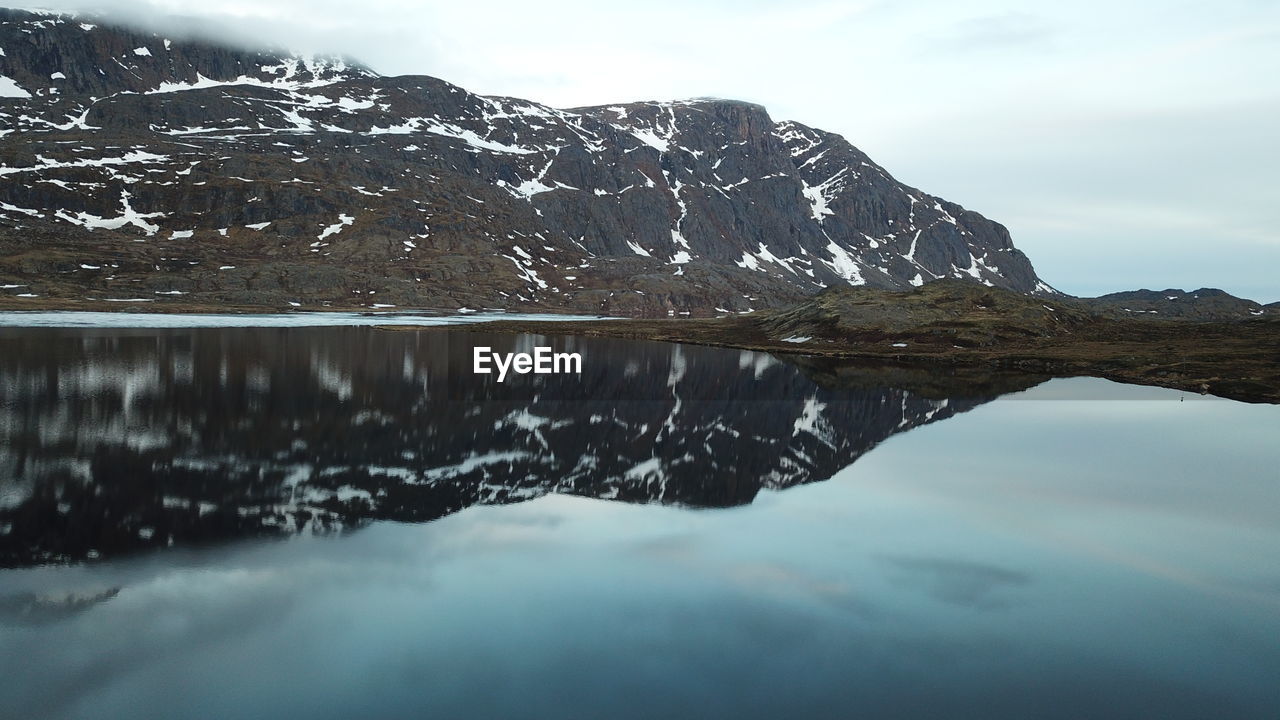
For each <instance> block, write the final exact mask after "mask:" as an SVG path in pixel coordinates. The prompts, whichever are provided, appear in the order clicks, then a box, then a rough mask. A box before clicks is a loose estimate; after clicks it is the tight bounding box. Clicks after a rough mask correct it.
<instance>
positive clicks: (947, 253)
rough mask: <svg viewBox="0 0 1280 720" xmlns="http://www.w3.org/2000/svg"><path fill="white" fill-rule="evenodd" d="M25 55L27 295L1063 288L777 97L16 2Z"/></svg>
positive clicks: (17, 133) (11, 140)
mask: <svg viewBox="0 0 1280 720" xmlns="http://www.w3.org/2000/svg"><path fill="white" fill-rule="evenodd" d="M0 51H3V54H2V55H0V88H6V87H9V88H14V89H16V90H14V91H13V92H11V93H8V94H10V95H13V96H14V97H8V98H0V120H2V121H3V126H4V127H5V128H6V130H7V132H4V133H3V134H2V135H0V166H2V167H0V249H3V250H4V251H5V253H4V255H3V256H0V281H2V282H0V284H3V285H6V286H13V287H12V290H15V291H16V292H11V293H9V295H10V296H19V295H20V296H35V298H49V297H54V298H58V299H60V300H61V301H65V302H105V301H106V300H117V299H127V300H132V301H141V300H150V301H161V302H171V300H170V298H171V297H181V298H183V299H184V301H187V302H190V301H193V300H198V301H203V302H209V303H214V304H225V303H229V302H232V303H238V304H245V305H254V306H261V305H269V306H273V307H279V306H284V305H285V304H286V303H297V304H298V305H299V306H303V307H309V306H321V307H323V306H334V307H340V306H351V305H355V306H364V307H369V306H385V305H395V306H400V307H404V306H418V307H422V306H434V307H459V306H468V307H475V306H489V307H492V306H495V305H496V306H501V307H513V308H515V307H520V308H527V307H538V308H548V309H574V310H591V311H602V312H608V313H615V314H655V313H656V314H676V313H714V312H736V311H746V310H751V309H757V308H761V307H768V306H775V305H779V304H782V303H787V302H791V301H794V300H798V299H800V298H803V297H805V296H807V295H809V294H811V293H813V292H814V291H816V290H818V289H821V288H822V287H825V286H827V285H832V284H840V285H849V284H852V285H869V286H873V287H884V288H909V287H912V286H918V285H921V284H923V283H925V282H927V281H930V280H935V279H938V278H960V279H964V280H969V281H972V282H976V283H979V284H983V285H990V286H996V287H1004V288H1009V289H1013V290H1017V291H1020V292H1027V293H1038V294H1048V295H1051V294H1055V293H1056V291H1053V290H1052V288H1049V286H1048V285H1045V284H1044V283H1043V282H1041V281H1040V280H1039V279H1038V278H1037V277H1036V275H1035V272H1034V270H1033V269H1032V267H1031V264H1030V262H1029V261H1028V260H1027V259H1026V257H1025V256H1024V255H1022V253H1021V252H1019V251H1018V250H1017V249H1016V248H1014V246H1013V244H1012V241H1011V240H1010V238H1009V234H1008V232H1007V230H1005V228H1004V227H1003V226H1001V225H999V224H998V223H995V222H992V221H991V220H988V219H987V218H985V217H983V216H981V215H979V214H977V213H975V212H972V211H969V210H966V209H965V208H962V207H960V206H958V205H956V204H954V203H950V202H947V201H945V200H943V199H941V198H937V197H933V196H930V195H928V194H926V193H924V192H922V191H920V190H917V189H915V188H911V187H908V186H905V185H903V184H901V183H899V182H898V181H896V180H895V179H894V178H893V177H892V176H891V175H890V174H889V173H888V172H887V171H886V170H884V169H883V168H881V167H880V166H879V165H877V164H875V163H874V162H873V161H872V160H871V159H870V158H869V157H867V156H866V155H865V154H864V153H862V152H861V151H860V150H858V149H857V148H856V147H854V146H853V145H851V144H850V143H848V142H847V141H846V140H845V139H844V138H842V137H840V136H839V135H835V134H832V133H827V132H823V131H821V130H818V129H815V128H810V127H808V126H805V125H802V124H800V123H796V122H791V121H782V122H777V121H775V120H774V119H773V118H772V117H771V116H770V115H769V113H768V111H767V110H766V109H765V108H764V107H762V106H760V105H757V104H754V103H748V102H740V101H734V100H724V99H718V98H716V99H712V98H696V99H692V100H683V101H673V102H636V103H623V104H610V105H603V106H596V107H581V108H573V109H571V110H560V109H555V108H551V107H548V106H545V105H541V104H539V103H536V102H531V101H528V100H521V99H518V98H503V97H486V96H482V95H477V94H474V93H471V92H468V91H467V90H465V89H464V88H460V87H458V86H455V85H451V84H449V83H447V82H445V81H442V80H437V79H435V78H430V77H425V76H402V77H380V76H378V75H376V74H374V73H372V72H370V71H368V70H366V69H364V68H361V67H359V66H357V65H354V64H352V63H349V62H346V61H342V60H335V59H316V58H306V57H300V56H295V55H291V54H288V53H270V52H263V51H255V50H245V49H239V48H233V47H228V46H225V45H220V44H217V43H213V42H209V41H205V40H191V39H188V40H181V39H170V38H165V37H161V36H160V35H157V34H155V33H152V32H148V31H139V30H133V29H130V28H125V27H118V26H115V25H111V24H109V23H106V22H102V23H92V22H86V21H84V20H83V19H79V18H68V17H66V16H45V15H32V14H30V13H20V12H13V11H8V12H5V13H3V14H0ZM32 243H38V245H39V247H40V248H41V250H40V253H39V254H38V257H37V256H32V255H30V254H27V253H28V250H29V249H30V248H31V246H32ZM19 258H21V260H19ZM86 268H98V269H101V268H110V269H111V271H110V272H107V271H105V270H87V269H86ZM268 278H270V279H268ZM135 290H143V291H144V292H141V293H138V292H135ZM173 293H180V295H172V294H173ZM139 295H142V296H146V297H139ZM288 306H289V307H292V306H293V305H292V304H290V305H288Z"/></svg>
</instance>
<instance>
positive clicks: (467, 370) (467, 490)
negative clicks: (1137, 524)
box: [0, 328, 997, 566]
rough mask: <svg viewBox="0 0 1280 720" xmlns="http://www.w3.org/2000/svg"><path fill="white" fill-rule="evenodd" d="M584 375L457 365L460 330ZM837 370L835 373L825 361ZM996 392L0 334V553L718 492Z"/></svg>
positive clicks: (139, 544) (330, 337)
mask: <svg viewBox="0 0 1280 720" xmlns="http://www.w3.org/2000/svg"><path fill="white" fill-rule="evenodd" d="M535 343H536V344H539V345H554V346H556V347H557V349H559V350H565V351H574V352H580V353H581V354H582V355H583V357H584V363H583V374H582V375H581V376H578V375H524V376H519V377H516V378H510V379H508V381H507V382H505V383H503V384H498V383H496V382H494V381H493V379H492V376H482V375H474V374H472V372H471V367H470V361H471V358H470V353H471V348H472V347H473V346H476V345H488V346H491V347H493V348H494V349H495V350H496V351H499V352H510V351H512V350H517V349H519V350H527V349H528V345H530V344H535ZM846 379H847V378H846ZM994 394H997V393H992V394H990V395H982V394H978V395H976V396H974V394H972V393H966V396H965V397H943V398H930V397H924V396H921V395H919V394H916V393H912V392H907V391H903V390H897V389H893V388H891V387H886V386H884V385H882V384H880V383H879V381H878V380H877V379H873V380H872V382H871V384H870V385H869V386H867V387H860V388H856V389H849V390H829V389H825V388H823V387H821V386H818V385H816V384H814V383H813V382H812V381H810V380H809V379H808V378H807V377H806V375H805V374H804V373H802V372H801V371H799V370H797V369H796V368H795V367H792V366H790V365H787V364H784V363H782V362H780V361H778V360H776V359H775V358H773V357H772V356H770V355H768V354H764V353H753V352H747V351H741V352H740V351H734V350H719V349H712V348H701V347H694V346H680V345H666V344H658V343H639V342H631V341H622V340H587V339H575V338H555V337H553V338H546V337H537V336H528V335H525V336H513V335H479V334H474V333H458V331H453V332H446V331H443V330H441V331H423V332H413V333H408V332H385V331H378V330H374V329H370V328H327V329H314V328H313V329H297V328H294V329H281V328H270V329H243V328H242V329H223V330H218V329H203V330H149V331H148V330H137V331H124V332H122V331H118V330H115V331H107V332H104V331H96V330H54V329H48V330H39V331H31V330H23V331H16V332H15V331H0V397H3V402H0V566H18V565H30V564H36V563H42V562H63V561H74V560H84V559H92V558H95V557H103V558H105V557H109V556H113V555H120V554H124V553H129V552H135V551H140V550H146V549H158V548H163V547H167V546H181V545H192V544H198V543H202V542H210V541H217V540H229V539H234V538H242V537H258V536H264V535H265V536H274V535H290V534H295V533H311V532H330V531H337V530H341V529H350V528H355V527H359V526H361V525H363V524H365V523H367V522H369V521H371V520H375V519H390V520H402V521H425V520H432V519H435V518H438V517H442V516H444V515H447V514H450V513H453V512H457V511H459V510H461V509H463V508H466V507H469V506H472V505H478V504H495V503H510V502H519V501H522V500H527V499H532V498H536V497H539V496H541V495H544V494H547V493H566V494H573V495H580V496H585V497H593V498H601V499H611V500H617V501H622V502H640V503H665V504H680V505H688V506H699V507H728V506H734V505H741V504H744V503H749V502H751V501H752V499H753V498H754V497H755V496H756V495H757V493H759V492H760V491H761V490H764V489H771V490H781V489H784V488H788V487H791V486H794V485H799V484H803V483H808V482H816V481H821V480H825V479H827V478H829V477H830V476H831V475H832V474H834V473H835V472H836V471H838V470H840V469H841V468H843V467H845V466H847V465H849V464H850V463H852V462H854V461H855V460H856V459H857V458H858V457H860V456H861V455H862V454H864V453H866V452H868V451H869V450H871V449H872V448H873V447H875V446H876V445H877V444H878V443H879V442H881V441H882V440H884V439H885V438H887V437H889V436H891V435H894V434H896V433H899V432H903V431H905V430H908V429H910V428H913V427H917V426H919V425H922V424H924V423H928V422H932V421H937V420H941V419H944V418H947V417H950V416H952V415H954V414H956V413H958V412H963V411H965V410H968V409H970V408H972V407H975V406H977V405H979V404H981V403H983V402H985V401H986V400H987V399H989V398H990V397H992V396H993V395H994Z"/></svg>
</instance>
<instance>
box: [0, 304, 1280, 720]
mask: <svg viewBox="0 0 1280 720" xmlns="http://www.w3.org/2000/svg"><path fill="white" fill-rule="evenodd" d="M476 344H483V345H490V346H493V347H495V349H500V350H504V351H510V350H513V349H519V348H522V347H528V346H530V345H532V344H551V345H554V346H555V347H557V349H572V350H575V351H578V352H581V353H582V354H583V358H584V373H583V375H582V376H569V377H558V376H538V377H533V376H525V377H522V378H517V379H515V380H514V381H508V383H505V384H503V385H501V386H499V385H497V384H495V383H494V382H493V381H492V379H491V378H477V377H475V376H473V375H471V374H470V372H469V358H470V348H471V347H472V346H474V345H476ZM0 350H3V352H2V353H0V558H3V561H4V568H5V569H0V716H3V717H30V718H43V717H51V718H82V717H94V718H173V717H184V718H238V717H247V718H268V717H270V718H278V717H316V718H347V717H405V718H409V717H414V718H417V717H474V718H490V717H492V718H509V717H529V718H542V717H547V718H550V717H557V718H595V717H622V718H627V717H636V718H640V717H645V718H648V717H737V718H755V717H760V718H764V717H771V718H772V717H832V718H847V717H886V718H913V717H948V718H968V717H972V718H1004V717H1008V718H1026V717H1036V718H1081V717H1088V718H1112V717H1114V718H1133V717H1152V718H1157V717H1158V718H1220V717H1231V718H1275V717H1277V716H1278V715H1280V681H1278V679H1280V640H1278V639H1280V563H1277V561H1276V558H1277V557H1280V482H1278V481H1280V472H1278V471H1277V468H1280V444H1278V443H1276V442H1275V439H1276V438H1277V437H1280V432H1277V431H1280V408H1277V407H1275V406H1259V405H1247V404H1242V403H1235V402H1230V401H1224V400H1216V399H1204V398H1200V397H1193V396H1185V397H1184V396H1183V395H1182V394H1181V393H1177V392H1174V391H1166V390H1159V389H1150V388H1136V387H1132V386H1122V385H1116V384H1113V383H1109V382H1106V381H1100V380H1092V379H1070V380H1052V381H1049V382H1047V383H1043V384H1038V385H1035V382H1036V381H1035V380H1028V381H1027V382H1026V383H1024V384H1025V385H1034V386H1033V387H1029V388H1028V389H1026V390H1025V391H1021V392H1011V393H1008V394H1005V395H1003V396H1001V397H998V398H997V397H993V396H992V394H991V393H990V392H988V394H987V395H979V396H974V395H973V394H972V392H967V391H966V390H965V388H964V387H963V386H960V387H956V388H955V389H954V390H953V391H952V392H951V393H950V394H951V396H950V397H940V396H939V395H938V393H937V392H936V391H929V392H928V393H927V395H928V396H926V394H922V393H921V392H918V391H912V390H910V389H902V388H894V387H884V386H878V385H876V384H875V383H876V382H880V381H883V379H884V378H885V377H891V376H887V375H885V374H884V373H871V372H870V371H869V372H868V375H867V377H868V378H874V380H872V379H868V380H867V381H865V382H853V383H848V382H846V383H845V387H844V389H839V388H826V387H822V386H820V385H818V384H816V383H815V382H814V381H813V380H811V379H810V378H809V376H807V375H806V374H805V373H804V372H802V371H801V370H799V369H797V368H796V367H793V366H791V365H788V364H785V363H782V362H779V361H778V360H776V359H774V358H771V357H769V356H767V355H759V354H754V353H744V352H738V351H726V350H716V349H709V348H696V347H679V346H671V345H661V344H650V343H630V342H622V341H608V340H598V341H586V340H581V339H577V340H575V339H572V338H536V337H529V336H525V337H505V336H490V335H482V334H470V333H461V332H457V331H447V330H433V331H429V332H422V333H410V332H405V333H392V332H385V331H378V330H373V329H369V328H320V329H302V328H288V329H282V328H219V329H152V330H100V329H99V330H94V329H74V330H73V329H48V328H46V329H21V330H19V329H10V330H4V331H0ZM1016 386H1017V385H1016V383H1015V385H1014V387H1016ZM1184 400H1185V401H1184ZM427 520H429V521H430V522H419V521H427ZM406 521H411V522H406Z"/></svg>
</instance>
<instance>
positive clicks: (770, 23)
mask: <svg viewBox="0 0 1280 720" xmlns="http://www.w3.org/2000/svg"><path fill="white" fill-rule="evenodd" d="M39 6H40V7H46V8H52V9H58V10H90V9H108V10H110V11H112V12H114V13H116V14H121V15H127V16H128V17H130V18H131V19H145V20H147V21H148V22H151V23H155V24H159V25H160V26H162V27H172V26H174V25H175V24H178V25H181V26H184V27H190V26H192V20H193V19H194V20H196V21H198V22H197V24H198V26H199V27H201V28H203V29H205V30H206V31H210V32H216V33H221V34H224V35H226V36H228V37H236V38H241V39H243V40H245V41H248V42H251V43H263V42H266V43H272V44H280V45H284V46H287V47H290V48H292V49H297V50H302V51H310V52H334V53H342V54H347V55H350V56H352V57H354V58H356V59H359V60H361V61H363V62H364V63H366V64H367V65H369V66H371V67H372V68H373V69H374V70H377V71H378V72H380V73H383V74H387V75H397V74H411V73H412V74H427V75H434V76H437V77H440V78H443V79H445V80H448V81H450V82H453V83H456V84H458V85H461V86H463V87H465V88H467V89H469V90H473V91H476V92H481V93H485V94H501V95H512V96H516V97H524V98H528V99H531V100H536V101H539V102H543V103H547V104H550V105H556V106H561V107H568V106H575V105H595V104H601V103H608V102H618V101H627V100H665V99H678V98H687V97H697V96H718V97H727V98H738V99H744V100H751V101H755V102H758V103H761V104H763V105H765V106H766V107H768V108H769V110H770V113H771V114H772V115H773V117H774V118H775V119H778V120H781V119H791V120H797V121H799V122H802V123H805V124H808V125H813V126H815V127H820V128H822V129H825V130H829V131H832V132H837V133H840V134H842V135H844V136H845V137H846V138H848V139H849V140H850V141H851V142H852V143H853V144H855V145H857V146H858V147H860V148H862V149H863V150H864V151H866V152H867V153H868V154H869V155H871V156H872V158H874V159H875V160H876V161H877V162H879V163H880V164H881V165H883V166H885V168H886V169H888V170H889V172H891V173H892V174H894V175H895V176H896V177H898V179H900V180H902V181H904V182H906V183H908V184H910V185H914V186H916V187H919V188H921V189H923V190H925V191H926V192H930V193H932V194H935V195H939V196H942V197H944V198H947V199H948V200H952V201H955V202H958V203H960V204H962V205H964V206H966V207H968V208H970V209H973V210H976V211H978V212H981V213H983V214H984V215H987V216H988V217H991V218H993V219H995V220H997V221H999V222H1002V223H1004V224H1005V225H1007V226H1008V227H1009V230H1010V231H1011V232H1012V234H1013V239H1014V242H1015V243H1016V244H1017V245H1018V247H1020V248H1022V249H1023V250H1024V251H1025V252H1026V253H1027V254H1028V255H1029V256H1030V257H1031V260H1032V262H1033V263H1034V264H1035V266H1036V269H1037V271H1038V272H1039V274H1040V275H1041V276H1042V277H1043V278H1044V279H1046V280H1047V281H1048V282H1050V283H1051V284H1053V285H1055V286H1057V287H1058V288H1060V289H1062V290H1065V291H1067V292H1070V293H1073V294H1079V295H1096V294H1100V293H1105V292H1112V291H1116V290H1122V289H1132V288H1137V287H1147V288H1153V289H1164V288H1166V287H1181V288H1185V289H1194V288H1198V287H1202V286H1209V287H1221V288H1223V289H1226V290H1228V291H1229V292H1232V293H1235V294H1238V295H1243V296H1246V297H1251V298H1254V299H1257V300H1261V301H1263V302H1274V301H1278V300H1280V177H1277V173H1278V172H1280V2H1277V1H1276V0H1215V1H1212V2H1187V1H1182V0H1168V1H1166V2H1125V1H1124V0H1105V1H1102V0H1075V1H1073V2H1063V1H1062V0H1058V1H1056V2H1044V3H1033V2H1008V1H1003V0H990V1H988V0H953V1H950V2H948V1H944V0H937V1H934V0H920V1H910V2H908V1H892V0H885V1H877V0H869V1H867V2H811V1H809V0H791V1H790V2H785V3H784V2H761V1H759V0H723V1H721V0H715V1H711V2H694V1H692V0H683V1H675V0H672V1H669V0H650V1H648V2H633V3H627V4H625V5H623V4H610V3H607V2H599V1H598V0H583V1H574V0H569V1H566V2H553V1H543V2H537V1H534V0H516V1H511V2H505V1H497V0H469V1H468V2H447V3H445V2H440V3H432V2H411V1H409V0H362V1H361V2H349V1H347V0H342V1H339V0H318V1H314V2H307V1H304V0H204V2H201V3H199V4H193V3H190V2H188V0H135V1H133V2H123V1H121V0H98V1H97V2H80V1H79V0H68V1H65V2H63V1H60V0H46V2H44V3H42V4H41V5H39ZM30 7H34V6H30Z"/></svg>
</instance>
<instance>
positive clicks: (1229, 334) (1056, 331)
mask: <svg viewBox="0 0 1280 720" xmlns="http://www.w3.org/2000/svg"><path fill="white" fill-rule="evenodd" d="M388 329H398V330H412V331H415V332H432V331H433V329H432V328H416V327H415V328H401V327H397V328H388ZM449 329H450V330H476V331H483V332H510V333H540V334H553V335H554V334H560V335H578V336H588V337H614V338H631V339H640V340H656V341H662V342H677V343H691V344H697V345H713V346H720V347H729V348H740V349H746V350H758V351H765V352H770V353H774V354H776V355H778V356H780V357H782V358H783V359H791V360H792V361H793V362H796V364H799V365H802V366H805V367H810V368H811V367H813V365H814V363H815V361H820V364H821V365H822V367H823V368H824V372H826V373H827V374H838V370H837V369H835V368H837V366H839V365H841V364H846V365H863V366H885V365H891V366H896V367H900V368H927V367H934V368H939V369H942V368H946V369H947V372H948V373H955V372H957V371H960V372H962V373H963V372H972V371H978V372H1000V373H1007V372H1010V371H1012V372H1025V373H1028V374H1033V375H1040V376H1053V377H1068V376H1078V375H1087V376H1093V377H1100V378H1107V379H1110V380H1116V381H1120V382H1127V383H1136V384H1141V385H1158V386H1162V387H1168V388H1175V389H1180V390H1187V391H1192V392H1197V393H1209V394H1213V395H1219V396H1222V397H1226V398H1232V399H1235V400H1242V401H1246V402H1263V403H1280V321H1277V320H1264V319H1257V320H1245V321H1232V322H1193V321H1186V320H1154V319H1145V318H1144V319H1141V320H1127V319H1120V320H1118V319H1112V318H1106V317H1102V316H1101V315H1099V314H1097V313H1096V312H1094V311H1092V310H1090V309H1088V308H1086V307H1085V306H1084V305H1082V304H1079V303H1076V302H1074V301H1072V300H1069V299H1057V300H1043V299H1041V298H1034V297H1028V296H1024V295H1020V294H1017V293H1012V292H1008V291H1003V290H997V289H992V288H986V287H982V286H978V285H974V284H972V283H961V282H948V281H940V282H934V283H929V284H928V285H925V286H924V287H921V288H917V289H916V290H914V291H911V292H905V293H898V292H889V291H882V290H869V289H860V288H840V289H834V288H833V289H829V290H827V291H824V292H822V293H819V294H818V295H816V296H814V297H813V298H810V299H809V300H806V301H804V302H802V303H800V304H799V305H796V306H794V307H791V308H789V309H786V310H776V311H768V312H757V313H752V314H750V315H742V316H736V317H723V318H706V319H687V318H686V319H661V320H598V321H593V322H522V321H497V322H488V323H483V324H475V325H454V326H451V327H450V328H449Z"/></svg>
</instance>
